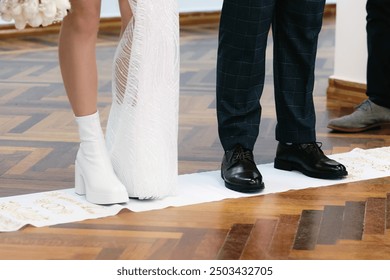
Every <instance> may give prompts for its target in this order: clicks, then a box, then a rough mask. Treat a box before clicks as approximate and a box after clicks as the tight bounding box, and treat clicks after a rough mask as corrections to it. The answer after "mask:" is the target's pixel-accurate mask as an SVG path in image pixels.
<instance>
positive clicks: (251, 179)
mask: <svg viewBox="0 0 390 280" xmlns="http://www.w3.org/2000/svg"><path fill="white" fill-rule="evenodd" d="M221 176H222V179H223V180H224V181H225V186H226V187H227V188H228V189H231V190H234V191H237V192H243V193H254V192H258V191H261V190H262V189H264V183H263V177H262V176H261V174H260V171H259V170H258V169H257V167H256V164H255V162H254V160H253V153H252V151H251V150H247V149H244V148H243V147H242V146H241V145H237V146H236V147H235V148H234V149H233V150H231V151H226V152H225V155H224V156H223V160H222V166H221Z"/></svg>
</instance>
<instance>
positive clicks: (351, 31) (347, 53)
mask: <svg viewBox="0 0 390 280" xmlns="http://www.w3.org/2000/svg"><path fill="white" fill-rule="evenodd" d="M365 5H366V0H342V1H338V2H337V15H336V45H335V67H334V75H333V76H332V77H333V78H335V79H340V80H345V81H351V82H357V83H363V84H364V83H366V63H367V47H366V46H367V44H366V29H365V28H366V9H365Z"/></svg>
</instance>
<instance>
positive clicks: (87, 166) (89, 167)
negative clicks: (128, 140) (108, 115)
mask: <svg viewBox="0 0 390 280" xmlns="http://www.w3.org/2000/svg"><path fill="white" fill-rule="evenodd" d="M76 122H77V124H78V127H79V134H80V142H81V143H80V148H79V150H78V152H77V156H76V163H75V173H76V174H75V191H76V193H77V194H79V195H84V194H85V195H86V199H87V200H88V201H89V202H92V203H95V204H113V203H123V202H127V201H128V200H129V197H128V194H127V191H126V188H125V187H124V185H123V184H122V183H121V182H120V181H119V179H118V178H117V176H116V175H115V173H114V169H113V167H112V163H111V160H110V157H109V155H108V152H107V148H106V144H105V140H104V136H103V131H102V128H101V125H100V118H99V113H98V112H96V113H95V114H93V115H88V116H83V117H76Z"/></svg>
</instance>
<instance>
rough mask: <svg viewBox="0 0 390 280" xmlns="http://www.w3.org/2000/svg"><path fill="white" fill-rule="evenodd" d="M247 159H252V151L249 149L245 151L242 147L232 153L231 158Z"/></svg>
mask: <svg viewBox="0 0 390 280" xmlns="http://www.w3.org/2000/svg"><path fill="white" fill-rule="evenodd" d="M245 159H249V160H252V153H251V151H249V150H247V151H245V150H244V149H243V148H242V147H240V148H238V149H237V150H235V151H234V153H233V160H235V161H236V160H245Z"/></svg>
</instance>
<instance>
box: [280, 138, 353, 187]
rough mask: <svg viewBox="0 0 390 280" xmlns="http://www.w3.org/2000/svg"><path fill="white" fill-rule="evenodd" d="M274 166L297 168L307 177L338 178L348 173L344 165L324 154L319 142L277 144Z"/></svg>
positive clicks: (283, 168)
mask: <svg viewBox="0 0 390 280" xmlns="http://www.w3.org/2000/svg"><path fill="white" fill-rule="evenodd" d="M274 167H275V168H277V169H282V170H288V171H291V170H297V171H300V172H302V173H303V174H305V175H306V176H309V177H314V178H320V179H339V178H342V177H345V176H347V175H348V172H347V170H346V168H345V166H344V165H342V164H341V163H339V162H337V161H335V160H332V159H330V158H328V157H327V156H325V155H324V153H323V151H322V150H321V143H309V144H292V145H287V144H283V143H279V144H278V148H277V151H276V158H275V162H274Z"/></svg>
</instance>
